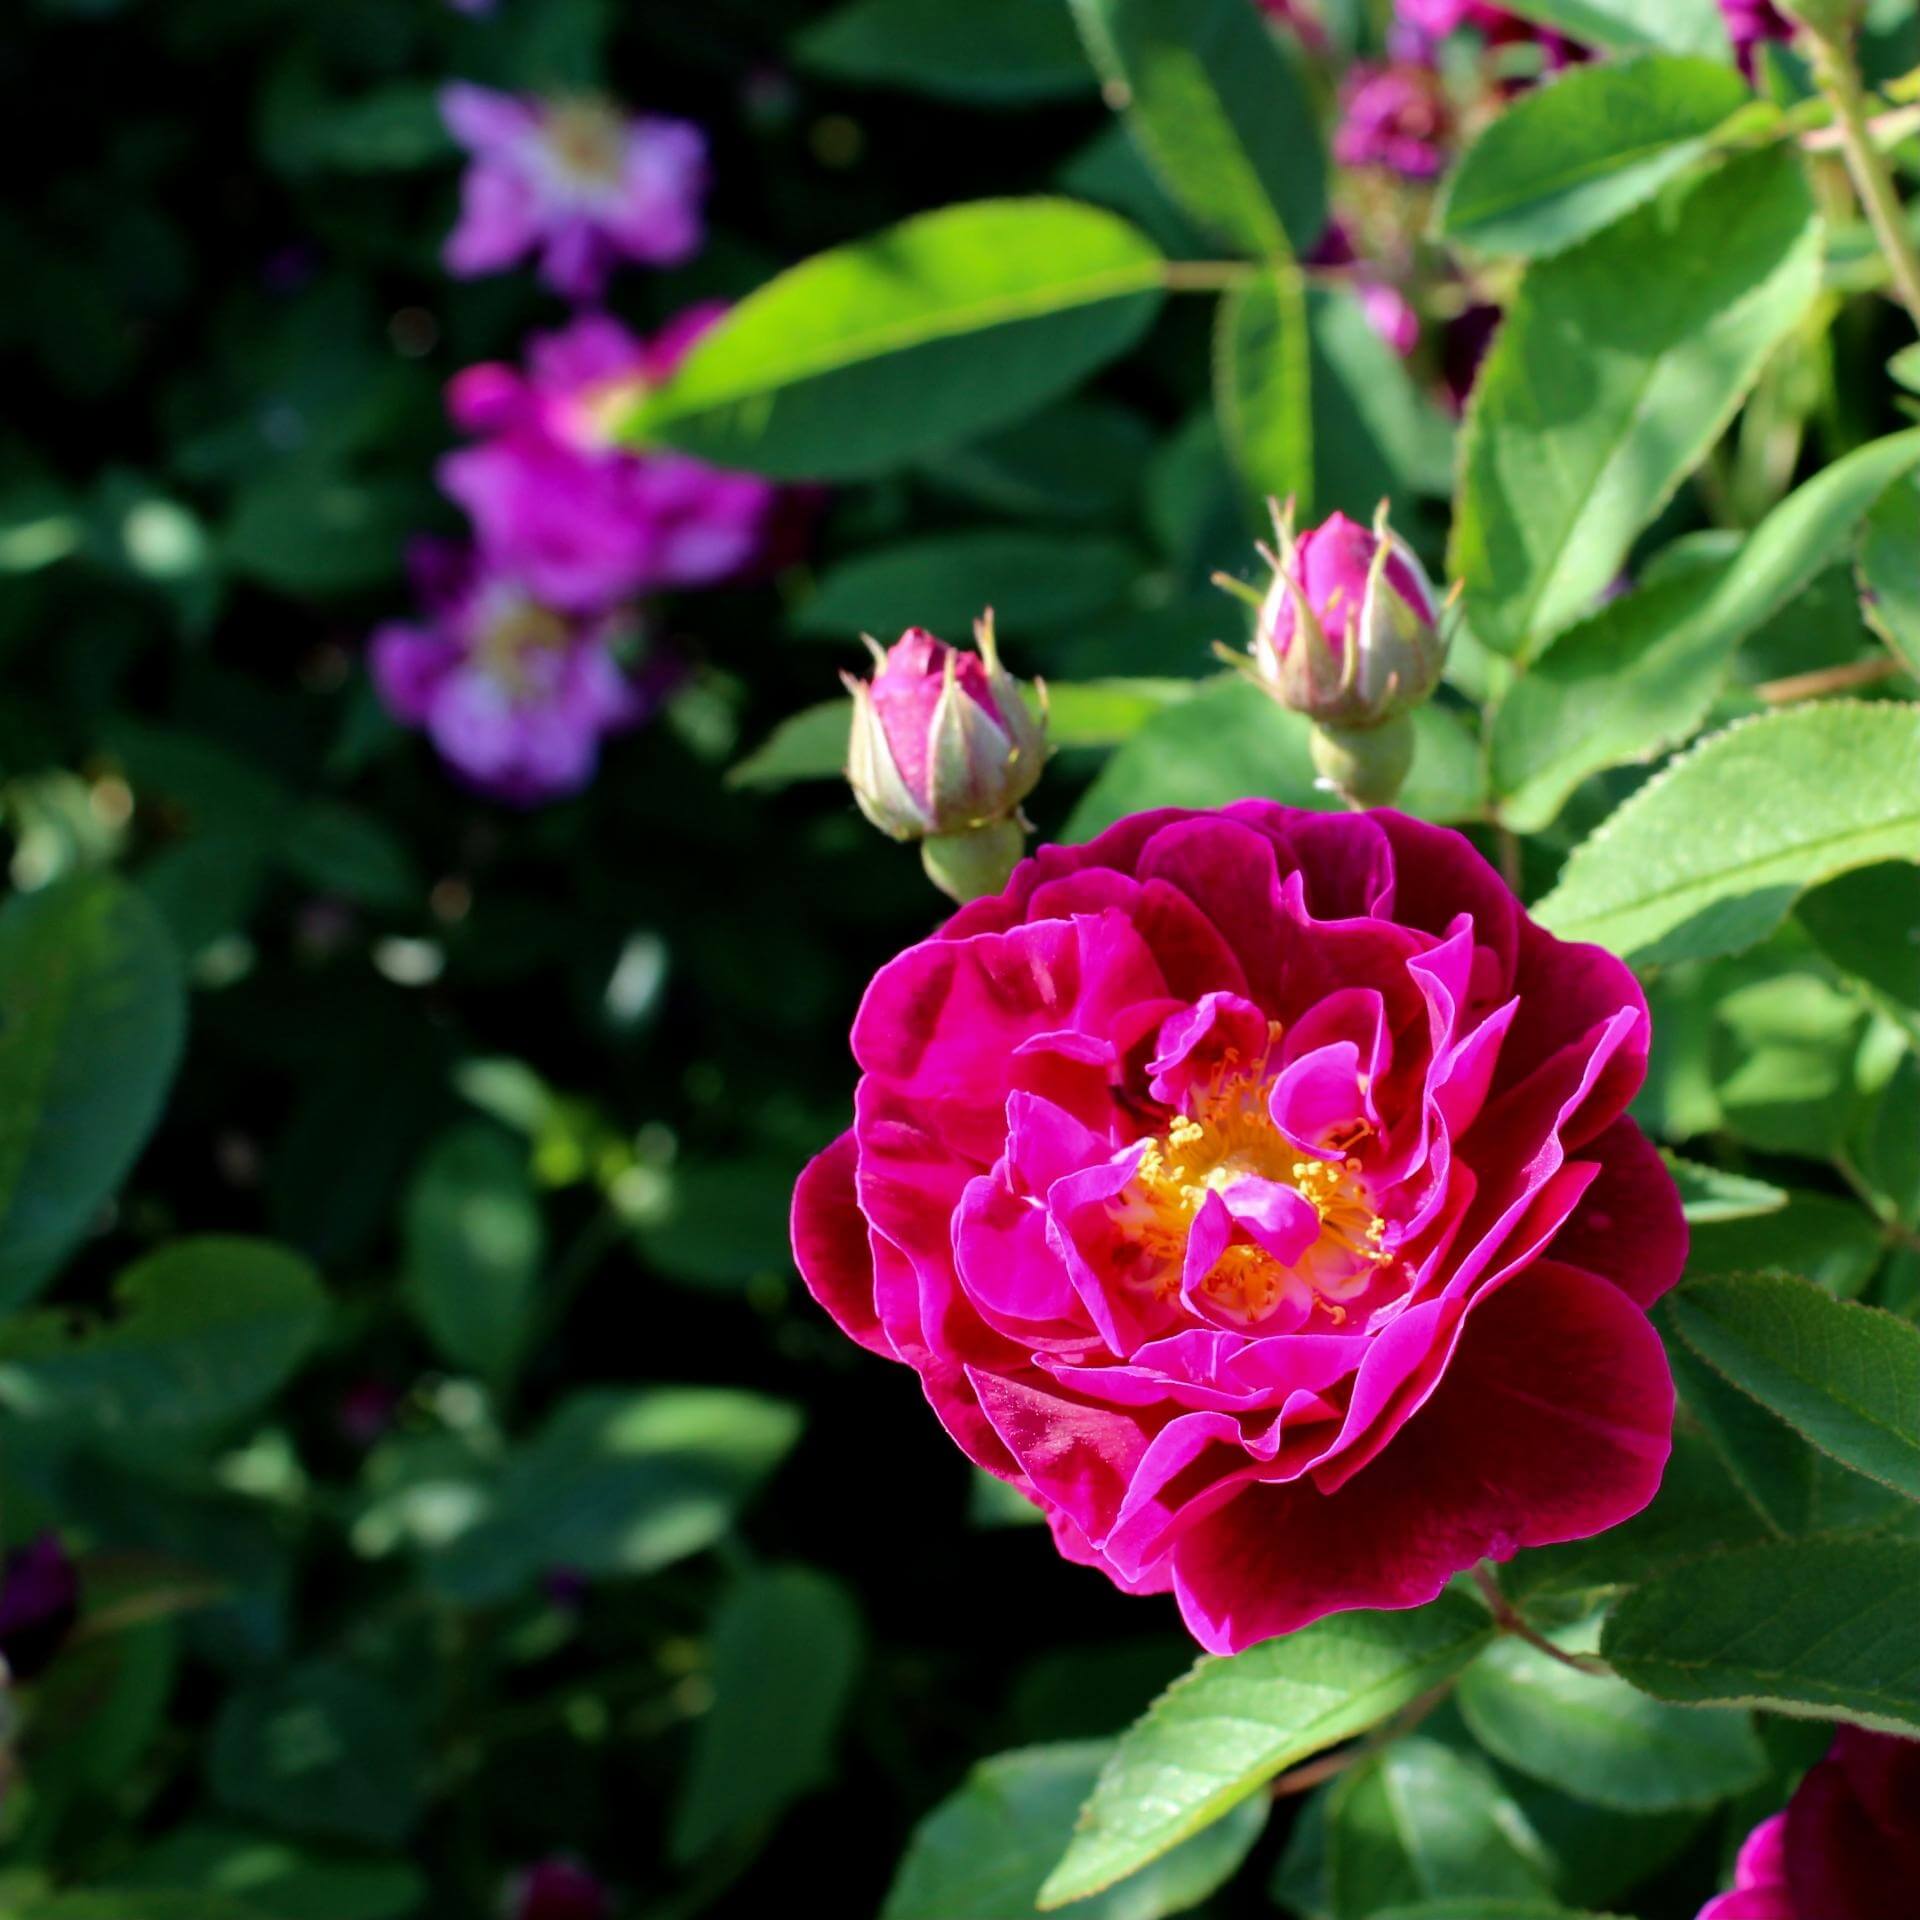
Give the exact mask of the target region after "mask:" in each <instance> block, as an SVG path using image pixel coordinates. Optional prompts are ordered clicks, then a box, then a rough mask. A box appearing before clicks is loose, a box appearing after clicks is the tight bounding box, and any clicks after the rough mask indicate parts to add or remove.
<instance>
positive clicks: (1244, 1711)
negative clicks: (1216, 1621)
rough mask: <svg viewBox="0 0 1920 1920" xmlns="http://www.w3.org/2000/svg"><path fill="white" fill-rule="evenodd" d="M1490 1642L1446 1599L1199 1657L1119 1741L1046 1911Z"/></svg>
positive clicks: (1380, 1713)
mask: <svg viewBox="0 0 1920 1920" xmlns="http://www.w3.org/2000/svg"><path fill="white" fill-rule="evenodd" d="M1491 1632H1492V1626H1491V1623H1490V1621H1489V1620H1488V1618H1487V1616H1486V1614H1485V1612H1484V1611H1483V1610H1482V1609H1481V1608H1479V1607H1477V1606H1476V1605H1474V1603H1473V1602H1472V1601H1470V1600H1466V1599H1463V1598H1460V1597H1458V1596H1454V1595H1447V1596H1443V1597H1442V1598H1441V1599H1440V1600H1437V1601H1435V1602H1434V1604H1433V1605H1431V1606H1429V1607H1423V1608H1421V1609H1419V1610H1418V1611H1416V1612H1412V1613H1348V1614H1338V1615H1335V1616H1333V1617H1331V1618H1329V1619H1325V1620H1320V1621H1316V1622H1315V1623H1314V1624H1313V1625H1312V1626H1310V1627H1305V1628H1303V1629H1302V1630H1301V1631H1300V1632H1298V1633H1295V1634H1290V1635H1289V1636H1287V1637H1286V1638H1285V1639H1282V1640H1270V1641H1268V1642H1267V1643H1266V1644H1265V1645H1264V1646H1259V1647H1254V1648H1252V1649H1250V1650H1249V1651H1248V1652H1246V1653H1242V1654H1238V1655H1236V1656H1234V1657H1233V1658H1232V1659H1229V1660H1219V1659H1209V1660H1202V1661H1201V1662H1200V1664H1199V1665H1198V1666H1196V1667H1195V1668H1194V1670H1193V1671H1192V1672H1191V1673H1190V1674H1188V1675H1187V1676H1186V1678H1184V1679H1182V1680H1178V1681H1176V1682H1175V1683H1174V1684H1173V1686H1172V1687H1170V1688H1169V1689H1168V1690H1167V1692H1165V1693H1164V1694H1162V1695H1161V1697H1160V1698H1159V1699H1158V1700H1157V1701H1155V1702H1154V1704H1153V1705H1152V1706H1151V1707H1149V1708H1148V1709H1147V1711H1146V1714H1145V1715H1144V1716H1143V1717H1142V1718H1141V1719H1140V1720H1139V1721H1137V1722H1136V1723H1135V1724H1134V1725H1133V1727H1131V1728H1130V1729H1129V1730H1128V1731H1127V1733H1126V1734H1124V1735H1123V1736H1122V1738H1121V1741H1120V1745H1119V1747H1118V1748H1117V1749H1116V1750H1115V1752H1114V1755H1113V1758H1112V1759H1111V1760H1110V1761H1108V1763H1107V1764H1106V1766H1105V1767H1104V1768H1103V1769H1102V1770H1101V1774H1100V1779H1099V1783H1098V1785H1097V1786H1096V1787H1095V1788H1094V1791H1093V1794H1092V1797H1091V1798H1090V1799H1089V1800H1088V1802H1087V1806H1086V1810H1085V1812H1084V1813H1083V1814H1082V1816H1081V1819H1080V1823H1079V1826H1078V1828H1077V1830H1076V1831H1075V1833H1074V1836H1073V1843H1072V1845H1071V1846H1070V1847H1069V1848H1068V1849H1067V1852H1066V1855H1065V1857H1064V1858H1063V1859H1062V1860H1061V1862H1060V1864H1059V1866H1058V1867H1057V1868H1055V1870H1054V1871H1053V1873H1052V1874H1051V1875H1050V1876H1049V1878H1048V1881H1047V1885H1046V1893H1045V1897H1046V1900H1047V1902H1048V1904H1050V1905H1064V1904H1065V1903H1066V1902H1068V1901H1071V1900H1080V1899H1084V1898H1085V1897H1086V1896H1087V1895H1088V1894H1092V1893H1097V1892H1099V1891H1100V1890H1101V1889H1102V1888H1104V1887H1109V1886H1112V1885H1113V1884H1114V1883H1115V1881H1117V1880H1122V1879H1124V1878H1125V1877H1126V1876H1127V1875H1128V1874H1130V1873H1134V1872H1136V1871H1137V1870H1138V1869H1139V1868H1140V1867H1142V1866H1144V1865H1145V1864H1146V1863H1147V1862H1148V1861H1150V1860H1155V1859H1158V1858H1159V1857H1160V1855H1161V1854H1163V1853H1165V1852H1166V1851H1167V1849H1168V1848H1170V1847H1173V1846H1177V1845H1178V1844H1179V1843H1180V1842H1181V1841H1182V1840H1184V1839H1186V1838H1187V1837H1188V1836H1189V1835H1192V1834H1195V1833H1198V1832H1200V1831H1201V1830H1202V1829H1203V1828H1204V1827H1206V1826H1208V1825H1210V1824H1211V1823H1213V1822H1214V1821H1216V1820H1218V1819H1219V1818H1220V1817H1221V1816H1222V1815H1223V1814H1224V1813H1226V1812H1227V1811H1229V1810H1230V1809H1231V1808H1233V1807H1235V1806H1237V1805H1239V1804H1240V1802H1241V1801H1243V1800H1245V1799H1246V1798H1247V1797H1248V1796H1249V1795H1251V1794H1255V1793H1258V1791H1259V1790H1260V1788H1261V1787H1262V1786H1264V1785H1265V1784H1266V1782H1267V1781H1269V1780H1271V1779H1272V1778H1273V1776H1274V1775H1275V1774H1277V1773H1280V1772H1282V1771H1284V1770H1285V1769H1286V1768H1287V1767H1290V1766H1292V1765H1294V1764H1295V1763H1296V1762H1298V1761H1301V1760H1304V1759H1306V1758H1308V1757H1309V1756H1310V1755H1312V1754H1315V1753H1318V1752H1319V1751H1321V1749H1323V1748H1325V1747H1330V1746H1335V1745H1337V1744H1338V1743H1339V1742H1340V1741H1342V1740H1346V1739H1350V1738H1352V1737H1353V1735H1355V1734H1357V1733H1364V1732H1365V1731H1366V1730H1367V1728H1369V1727H1372V1726H1376V1725H1378V1724H1379V1723H1380V1722H1381V1721H1382V1720H1384V1719H1386V1718H1387V1717H1388V1716H1389V1715H1390V1714H1393V1713H1396V1712H1398V1711H1399V1709H1400V1708H1401V1707H1403V1706H1405V1705H1406V1704H1407V1703H1408V1701H1410V1700H1415V1699H1418V1698H1419V1696H1420V1695H1421V1694H1422V1693H1424V1692H1426V1690H1427V1689H1428V1688H1429V1687H1432V1686H1436V1685H1438V1684H1439V1682H1441V1681H1442V1680H1445V1679H1446V1678H1448V1677H1449V1676H1450V1675H1452V1674H1453V1673H1456V1672H1457V1671H1458V1670H1459V1669H1460V1668H1461V1667H1462V1666H1464V1665H1465V1664H1466V1662H1467V1661H1469V1660H1471V1659H1472V1658H1473V1656H1474V1655H1475V1654H1476V1653H1478V1652H1479V1651H1480V1649H1481V1648H1482V1647H1483V1646H1485V1645H1486V1643H1487V1640H1488V1638H1489V1637H1490V1635H1491Z"/></svg>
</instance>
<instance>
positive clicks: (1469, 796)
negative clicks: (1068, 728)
mask: <svg viewBox="0 0 1920 1920" xmlns="http://www.w3.org/2000/svg"><path fill="white" fill-rule="evenodd" d="M1414 726H1415V729H1416V730H1417V732H1418V734H1419V742H1420V744H1419V752H1418V754H1417V756H1416V758H1415V760H1414V766H1413V773H1412V775H1411V777H1410V778H1409V779H1408V782H1407V786H1406V791H1405V792H1404V793H1403V794H1402V795H1401V797H1400V799H1399V801H1398V802H1397V803H1396V804H1397V805H1399V806H1400V807H1402V808H1404V809H1405V810H1406V811H1407V812H1408V813H1414V814H1419V815H1420V816H1421V817H1422V818H1424V819H1429V820H1441V821H1449V820H1469V819H1473V818H1475V817H1476V816H1477V815H1478V812H1479V784H1478V783H1479V777H1480V766H1479V753H1478V749H1477V746H1476V744H1475V742H1474V740H1473V738H1472V736H1471V735H1470V734H1469V733H1468V732H1467V730H1466V728H1465V726H1464V725H1463V724H1462V723H1461V722H1460V720H1459V719H1458V718H1456V717H1455V716H1454V715H1453V714H1452V713H1451V712H1449V711H1448V710H1447V709H1445V708H1442V707H1433V706H1428V707H1423V708H1421V709H1420V711H1419V712H1418V713H1417V714H1416V715H1415V716H1414ZM1316 777H1317V776H1316V775H1315V773H1314V771H1313V763H1312V761H1311V759H1310V758H1309V757H1308V748H1307V723H1306V722H1305V721H1304V720H1302V719H1301V718H1300V716H1299V715H1298V714H1293V713H1288V712H1287V711H1286V710H1285V709H1284V708H1282V707H1279V706H1277V705H1276V704H1275V703H1274V702H1273V701H1272V700H1270V699H1269V698H1268V697H1267V696H1266V695H1265V694H1264V693H1262V692H1261V691H1260V689H1259V688H1257V687H1254V686H1251V685H1249V684H1248V683H1247V682H1246V681H1245V680H1244V679H1243V678H1242V677H1241V676H1240V675H1238V674H1234V675H1231V676H1228V677H1223V678H1220V679H1216V680H1214V681H1213V682H1211V683H1210V684H1208V685H1207V686H1205V687H1203V688H1202V689H1201V690H1200V691H1199V692H1197V693H1196V694H1195V695H1194V696H1193V698H1192V699H1190V700H1187V701H1184V702H1182V703H1181V704H1180V705H1178V706H1175V707H1171V708H1169V709H1168V710H1167V711H1166V712H1165V713H1162V714H1160V715H1159V716H1158V717H1156V718H1155V719H1153V720H1151V721H1149V722H1148V723H1147V725H1145V726H1144V727H1142V728H1141V729H1140V731H1139V732H1138V733H1137V734H1135V735H1134V737H1133V738H1132V739H1131V740H1129V741H1128V742H1127V744H1126V745H1125V746H1124V747H1122V748H1121V749H1120V751H1119V752H1118V753H1116V754H1115V755H1114V757H1113V758H1112V759H1111V760H1110V761H1108V763H1107V765H1106V767H1105V768H1104V769H1103V770H1102V772H1101V774H1100V777H1099V778H1098V779H1097V780H1095V781H1094V783H1093V785H1092V786H1091V787H1089V788H1088V789H1087V791H1086V793H1085V794H1084V795H1083V796H1082V798H1081V801H1080V804H1079V806H1078V807H1076V808H1075V809H1074V812H1073V817H1072V818H1071V819H1070V820H1069V821H1068V823H1067V828H1066V838H1068V839H1069V840H1086V839H1091V838H1092V836H1093V835H1094V834H1096V833H1098V832H1100V831H1101V829H1103V828H1105V827H1109V826H1111V825H1112V824H1113V823H1114V821H1116V820H1121V819H1124V818H1125V817H1126V816H1127V815H1128V814H1130V813H1138V812H1140V811H1141V810H1142V809H1143V808H1147V807H1220V806H1225V805H1227V804H1228V803H1229V802H1231V801H1234V800H1246V799H1255V798H1265V799H1270V800H1279V801H1282V802H1284V803H1285V804H1286V805H1288V806H1290V807H1315V808H1322V809H1331V808H1335V807H1337V806H1338V805H1339V802H1338V801H1337V800H1336V799H1335V798H1334V797H1333V796H1332V795H1331V794H1327V793H1323V792H1321V791H1320V790H1319V789H1318V788H1317V787H1316V786H1315V784H1314V782H1315V779H1316Z"/></svg>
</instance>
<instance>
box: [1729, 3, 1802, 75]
mask: <svg viewBox="0 0 1920 1920" xmlns="http://www.w3.org/2000/svg"><path fill="white" fill-rule="evenodd" d="M1720 11H1721V12H1722V13H1723V14H1725V15H1726V19H1727V36H1728V38H1729V39H1731V40H1732V42H1733V50H1734V53H1735V54H1736V55H1737V56H1738V57H1739V61H1740V71H1741V72H1742V73H1744V74H1745V75H1746V76H1747V78H1748V79H1749V80H1751V79H1752V78H1753V73H1754V61H1755V60H1756V58H1757V57H1758V54H1759V49H1760V47H1761V46H1762V45H1763V44H1764V43H1765V42H1766V41H1769V40H1791V39H1792V38H1793V22H1792V21H1791V20H1789V19H1788V18H1787V17H1786V15H1785V14H1783V13H1782V12H1781V11H1780V9H1779V8H1778V7H1776V6H1775V5H1774V4H1773V0H1720Z"/></svg>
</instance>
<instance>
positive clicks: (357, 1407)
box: [333, 1375, 400, 1449]
mask: <svg viewBox="0 0 1920 1920" xmlns="http://www.w3.org/2000/svg"><path fill="white" fill-rule="evenodd" d="M399 1410H400V1389H399V1388H398V1387H396V1386H395V1385H394V1384H393V1382H392V1381H390V1380H382V1379H379V1378H378V1377H377V1376H372V1375H370V1376H368V1377H367V1378H366V1379H364V1380H356V1381H355V1382H354V1384H353V1385H352V1386H350V1387H349V1388H348V1389H347V1390H346V1392H344V1393H343V1394H342V1395H341V1396H340V1398H339V1401H338V1402H337V1403H336V1405H335V1407H334V1410H333V1418H334V1424H335V1425H336V1426H337V1427H338V1428H339V1429H340V1434H341V1437H342V1438H343V1439H344V1440H346V1441H347V1442H348V1443H349V1444H350V1445H352V1446H356V1447H360V1448H363V1449H364V1448H367V1447H371V1446H372V1445H373V1444H374V1443H375V1442H376V1441H378V1440H380V1439H382V1438H383V1437H384V1436H385V1434H386V1432H387V1429H388V1428H389V1427H391V1426H392V1425H393V1418H394V1415H395V1414H396V1413H398V1412H399Z"/></svg>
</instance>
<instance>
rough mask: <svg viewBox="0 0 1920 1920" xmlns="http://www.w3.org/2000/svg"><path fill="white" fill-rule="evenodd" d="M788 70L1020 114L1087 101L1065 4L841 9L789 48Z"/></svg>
mask: <svg viewBox="0 0 1920 1920" xmlns="http://www.w3.org/2000/svg"><path fill="white" fill-rule="evenodd" d="M792 46H793V55H794V59H795V60H796V62H797V63H798V64H799V65H800V66H802V67H804V68H807V69H809V70H811V71H812V72H814V73H821V74H825V75H827V76H828V78H830V79H834V80H852V81H863V82H865V83H867V84H869V85H872V86H891V87H903V88H905V89H907V90H908V91H910V92H914V93H928V94H933V95H935V96H937V97H939V98H942V99H955V100H973V101H979V102H981V103H982V104H983V105H988V106H1019V105H1024V104H1025V103H1027V102H1029V101H1034V100H1053V99H1058V98H1061V97H1063V96H1070V95H1073V94H1076V93H1091V92H1092V91H1093V87H1094V75H1093V69H1092V68H1091V67H1090V66H1089V65H1088V64H1087V57H1086V55H1085V54H1084V53H1083V52H1082V51H1081V50H1080V42H1079V39H1078V37H1077V36H1076V35H1075V33H1074V30H1073V21H1072V19H1071V18H1070V17H1069V16H1068V13H1067V9H1066V5H1065V0H973V4H970V5H969V6H967V7H965V8H964V9H959V10H956V9H955V8H954V7H952V6H950V5H948V4H947V0H849V4H847V5H844V6H842V7H840V8H839V9H838V10H837V11H835V12H833V13H830V14H829V15H828V16H827V17H826V19H824V20H820V21H817V22H815V23H814V24H813V25H812V26H809V27H807V28H805V29H803V30H802V32H801V33H800V34H799V35H798V36H797V37H796V38H795V39H794V41H793V43H792Z"/></svg>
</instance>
